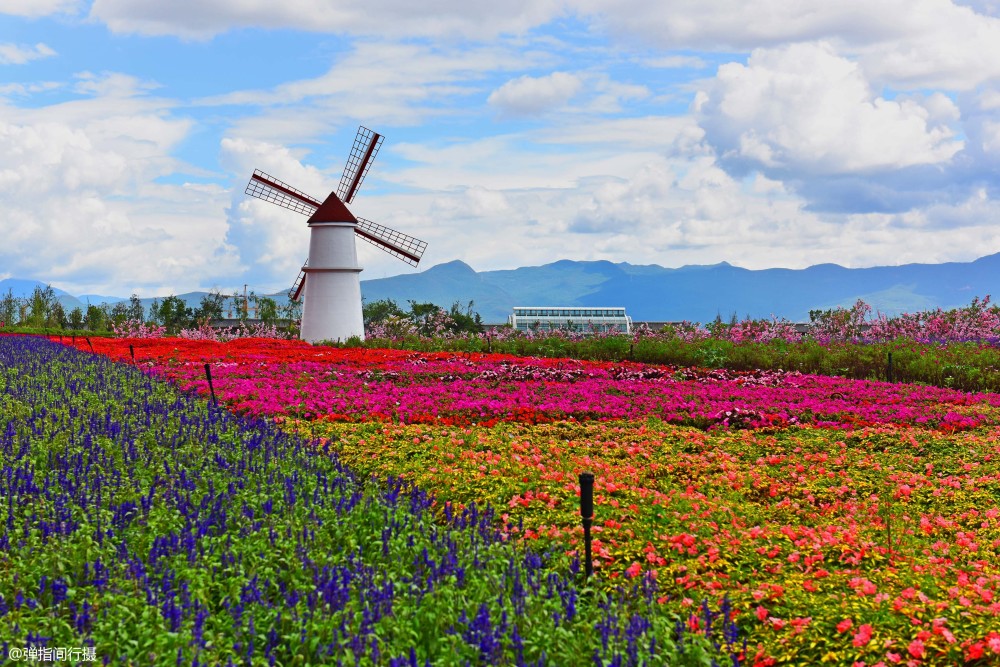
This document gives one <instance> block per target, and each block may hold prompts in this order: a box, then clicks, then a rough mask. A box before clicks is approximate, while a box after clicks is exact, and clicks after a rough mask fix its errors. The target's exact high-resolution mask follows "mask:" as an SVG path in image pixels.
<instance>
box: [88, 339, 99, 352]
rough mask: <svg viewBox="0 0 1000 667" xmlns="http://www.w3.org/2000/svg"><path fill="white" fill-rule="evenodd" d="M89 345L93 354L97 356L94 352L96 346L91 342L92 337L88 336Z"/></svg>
mask: <svg viewBox="0 0 1000 667" xmlns="http://www.w3.org/2000/svg"><path fill="white" fill-rule="evenodd" d="M87 345H89V346H90V351H91V353H93V354H97V353H96V352H94V344H93V343H91V342H90V336H87Z"/></svg>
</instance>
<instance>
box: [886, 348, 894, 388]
mask: <svg viewBox="0 0 1000 667" xmlns="http://www.w3.org/2000/svg"><path fill="white" fill-rule="evenodd" d="M885 377H886V379H887V380H888V381H889V382H892V381H893V379H892V352H890V353H889V369H888V371H886V374H885Z"/></svg>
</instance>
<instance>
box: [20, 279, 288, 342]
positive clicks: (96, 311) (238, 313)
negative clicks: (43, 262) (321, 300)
mask: <svg viewBox="0 0 1000 667" xmlns="http://www.w3.org/2000/svg"><path fill="white" fill-rule="evenodd" d="M300 311H301V305H300V304H297V303H292V304H289V305H288V306H284V307H282V306H279V304H278V302H276V301H275V300H274V299H271V298H270V297H266V296H258V295H256V294H254V293H253V292H250V293H249V294H246V295H244V294H241V293H238V292H237V293H233V294H232V295H225V294H223V293H222V292H221V291H219V290H213V291H211V292H209V293H208V294H206V295H205V296H203V297H202V299H201V302H200V303H199V304H198V306H197V307H195V308H192V307H190V306H188V305H187V303H186V302H185V301H184V300H183V299H181V298H180V297H177V296H174V295H170V296H168V297H166V298H164V299H162V300H159V299H154V300H153V302H152V304H151V305H150V307H149V308H148V309H147V308H145V307H144V306H143V304H142V302H141V301H140V299H139V297H138V296H137V295H135V294H133V295H132V296H131V298H129V300H128V301H119V302H118V303H115V304H108V303H102V304H100V305H94V304H88V305H87V306H86V308H80V307H76V308H72V309H70V310H69V311H68V312H67V309H66V308H65V307H64V306H63V305H62V304H61V303H60V302H59V300H58V298H57V297H56V294H55V290H53V289H52V287H51V286H46V287H40V286H39V287H35V289H34V291H33V292H32V294H31V295H30V296H27V297H16V296H14V293H13V290H8V291H7V294H6V295H5V296H3V297H2V298H0V323H2V324H3V325H4V326H19V327H25V328H36V329H62V330H70V331H79V330H87V331H95V332H101V331H110V330H111V328H112V326H120V325H122V324H123V323H124V322H126V321H132V322H147V323H150V324H158V325H161V326H163V327H165V328H166V329H167V333H168V334H176V333H177V332H178V331H180V330H181V329H191V328H196V327H199V326H202V325H204V324H206V323H208V322H211V321H212V320H219V319H223V318H230V319H238V320H243V321H245V320H248V319H251V318H252V319H257V320H262V321H263V322H264V323H265V324H268V325H278V324H279V323H281V322H282V321H295V320H297V319H299V317H300V316H301V314H300Z"/></svg>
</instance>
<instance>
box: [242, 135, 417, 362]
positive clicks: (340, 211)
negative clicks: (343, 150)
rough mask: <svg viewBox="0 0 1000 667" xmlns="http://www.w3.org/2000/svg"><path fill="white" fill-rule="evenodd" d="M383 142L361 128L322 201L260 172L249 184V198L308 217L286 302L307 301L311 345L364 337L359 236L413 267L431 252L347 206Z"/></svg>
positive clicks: (305, 335)
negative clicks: (305, 244)
mask: <svg viewBox="0 0 1000 667" xmlns="http://www.w3.org/2000/svg"><path fill="white" fill-rule="evenodd" d="M382 139H383V137H382V135H381V134H378V133H377V132H372V131H371V130H369V129H368V128H367V127H364V126H361V127H360V128H358V135H357V137H355V139H354V146H353V147H352V148H351V154H350V156H349V157H348V158H347V165H346V166H345V167H344V174H343V176H342V177H341V179H340V185H339V186H338V187H337V191H336V192H331V193H330V194H329V195H328V196H327V198H326V199H325V200H323V201H320V200H318V199H315V198H313V197H310V196H309V195H307V194H306V193H304V192H302V191H301V190H297V189H295V188H293V187H292V186H290V185H288V184H287V183H284V182H282V181H279V180H278V179H276V178H274V177H273V176H269V175H268V174H265V173H264V172H262V171H260V170H259V169H258V170H255V171H254V172H253V176H251V177H250V183H249V184H248V185H247V189H246V194H248V195H251V196H253V197H257V198H258V199H263V200H264V201H269V202H271V203H273V204H277V205H278V206H283V207H285V208H287V209H290V210H292V211H295V212H296V213H301V214H303V215H308V216H309V220H308V223H307V224H308V225H309V258H308V259H307V260H306V262H305V264H303V265H302V271H301V272H300V273H299V277H298V278H297V279H296V281H295V284H294V285H293V286H292V289H291V290H289V292H288V298H289V299H291V300H293V301H298V300H299V299H300V298H302V297H303V296H304V298H305V303H304V304H303V307H302V333H301V337H302V339H303V340H307V341H309V342H311V343H314V342H317V341H321V340H341V341H343V340H347V339H348V338H350V337H352V336H358V337H359V338H364V337H365V328H364V321H363V320H362V317H361V279H360V277H359V275H358V274H360V273H361V267H360V266H358V253H357V248H356V247H355V242H354V239H355V237H356V236H360V237H361V238H362V239H364V240H365V241H368V242H369V243H371V244H372V245H374V246H375V247H376V248H381V249H382V250H384V251H385V252H387V253H389V254H390V255H392V256H393V257H396V258H398V259H401V260H403V261H404V262H406V263H407V264H409V265H411V266H416V265H417V263H419V262H420V257H421V256H422V255H423V253H424V249H425V248H426V247H427V244H426V243H425V242H424V241H421V240H420V239H415V238H413V237H412V236H407V235H406V234H403V233H402V232H397V231H396V230H394V229H390V228H388V227H384V226H382V225H379V224H376V223H374V222H372V221H371V220H365V219H364V218H357V217H355V216H354V215H353V214H352V213H351V212H350V211H349V210H348V209H347V206H346V205H345V204H350V203H351V202H352V201H354V196H355V195H356V194H357V193H358V188H359V187H361V183H362V181H364V180H365V176H366V175H367V174H368V170H369V169H370V168H371V165H372V160H374V159H375V155H376V154H377V153H378V149H379V148H380V147H381V145H382ZM303 292H304V294H303Z"/></svg>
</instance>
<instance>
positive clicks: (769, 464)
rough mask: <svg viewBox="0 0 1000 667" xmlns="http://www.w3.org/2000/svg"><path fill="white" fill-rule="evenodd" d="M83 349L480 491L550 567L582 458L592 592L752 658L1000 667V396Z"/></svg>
mask: <svg viewBox="0 0 1000 667" xmlns="http://www.w3.org/2000/svg"><path fill="white" fill-rule="evenodd" d="M78 344H79V345H78V346H80V347H82V348H83V349H87V350H89V349H90V348H89V345H93V347H94V349H95V351H96V352H98V353H102V354H105V355H107V356H109V357H111V358H113V359H117V360H120V361H125V362H128V363H132V362H133V358H132V357H133V354H134V363H135V364H136V366H138V367H139V368H143V369H146V370H147V371H148V372H149V373H151V374H153V375H155V376H159V377H164V378H169V379H171V380H172V381H174V382H175V383H177V384H178V385H179V386H180V387H182V388H185V389H192V390H196V391H197V392H200V393H201V394H203V395H205V394H207V392H208V390H209V389H208V383H207V379H206V377H205V370H204V364H205V363H210V364H211V369H212V378H213V390H214V392H215V395H216V396H217V398H218V400H219V401H220V402H222V403H225V404H226V405H228V406H230V407H231V408H232V409H234V410H236V411H237V412H239V413H242V414H244V415H247V416H250V417H258V416H260V417H268V418H269V419H271V420H272V421H274V422H277V423H278V424H280V426H281V427H282V428H283V429H284V430H285V431H286V432H290V433H292V434H298V435H300V436H305V437H306V438H308V440H309V441H311V442H312V443H313V446H314V447H315V448H316V449H317V450H322V451H325V452H330V453H332V454H333V456H335V457H336V459H337V460H339V461H340V462H342V464H343V465H345V466H346V467H347V468H348V469H350V470H351V471H353V472H354V473H356V474H358V475H360V476H361V477H366V476H370V475H374V476H376V477H377V478H381V479H385V478H386V477H388V476H393V477H400V478H402V479H404V480H406V481H407V482H410V483H412V484H414V485H415V487H416V488H419V489H424V490H427V491H431V492H433V493H434V494H435V496H436V501H435V502H436V505H435V508H436V509H435V510H434V511H435V512H436V514H437V515H438V517H439V520H443V518H444V516H443V515H444V513H445V510H444V509H443V508H444V507H446V506H447V507H450V508H451V509H450V510H449V511H450V512H458V511H461V510H462V508H467V507H473V506H479V507H482V506H483V504H484V503H489V505H490V506H492V507H493V508H495V509H496V511H497V513H498V514H500V515H501V516H500V517H498V518H497V521H496V523H497V525H498V526H499V527H502V528H503V531H502V533H501V536H502V538H503V539H505V540H507V542H508V543H511V544H518V545H521V546H522V547H524V548H530V549H531V550H532V551H536V552H539V553H541V552H551V553H553V556H552V557H553V558H554V559H555V558H558V557H562V558H564V559H565V560H563V561H556V560H553V561H552V567H555V568H556V569H557V570H558V568H559V567H560V566H558V562H563V563H569V562H572V558H573V557H574V556H575V555H576V554H577V551H578V549H579V548H580V546H581V545H580V542H581V534H582V530H581V528H580V527H579V516H578V504H577V503H578V501H577V495H578V487H577V475H578V473H579V472H581V471H584V470H590V471H593V472H594V473H595V475H596V478H597V482H596V491H595V493H596V497H595V503H596V523H597V526H595V543H594V550H595V555H596V563H595V565H596V567H597V576H596V577H595V579H594V585H595V586H597V588H598V589H600V590H612V589H614V588H615V587H620V586H621V585H622V584H624V585H626V586H627V585H630V584H636V583H639V584H642V585H644V586H648V585H651V584H652V583H653V582H655V584H656V588H657V592H656V594H655V596H653V597H652V598H651V599H652V602H651V604H653V606H654V608H655V611H653V612H651V613H650V617H652V618H656V617H659V616H660V615H663V617H665V618H687V619H688V621H687V623H688V624H689V625H688V627H689V629H690V628H697V627H699V625H703V624H704V621H701V620H699V619H698V617H697V614H696V612H697V610H698V608H699V607H700V605H701V604H702V601H703V600H707V601H708V608H711V609H719V608H721V606H723V605H730V604H731V606H732V609H733V611H732V614H731V615H732V617H734V618H735V623H736V625H737V626H738V628H739V630H740V632H741V633H742V634H743V635H744V636H747V637H749V641H748V645H747V649H746V655H745V662H746V663H747V664H763V665H766V664H812V663H821V662H826V663H830V664H847V665H865V666H867V667H871V666H873V665H879V664H882V665H891V664H896V663H898V664H914V665H953V664H963V663H967V664H992V663H993V662H1000V634H998V630H1000V621H998V619H1000V597H998V595H1000V442H998V438H1000V412H998V407H1000V404H998V401H1000V398H998V397H997V396H996V395H994V394H966V393H961V392H958V391H954V390H950V389H943V388H936V387H926V386H918V385H907V384H889V383H882V382H869V381H856V380H847V379H844V378H838V377H820V376H810V375H803V374H799V373H787V372H776V371H745V372H736V371H725V370H706V369H691V368H669V367H663V366H648V365H642V364H634V363H610V362H580V361H572V360H566V359H530V358H518V357H513V356H508V355H496V354H494V355H490V354H477V353H461V354H459V353H416V352H410V351H401V350H378V349H343V348H341V349H337V348H326V347H311V346H308V345H303V344H300V343H296V342H289V341H275V340H244V341H232V342H230V343H225V344H223V343H209V342H192V341H184V340H178V339H157V340H141V341H140V340H136V341H123V340H98V339H94V340H92V341H91V342H90V343H84V342H83V341H78ZM129 345H132V346H133V347H132V350H131V351H130V349H129ZM561 567H563V569H564V571H563V572H562V574H563V575H566V574H567V572H566V571H565V569H566V568H567V566H566V565H563V566H561ZM638 597H640V598H641V597H642V596H641V595H639V596H638ZM692 613H695V615H694V616H692ZM661 634H662V633H661ZM669 634H670V633H665V635H664V636H667V635H669ZM599 660H600V658H597V659H596V662H597V664H603V663H601V662H599ZM582 663H583V664H594V663H595V659H593V658H592V656H590V654H589V653H588V654H587V657H586V658H585V659H584V660H582ZM635 664H642V663H635ZM649 664H657V663H656V661H653V662H650V663H649Z"/></svg>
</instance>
